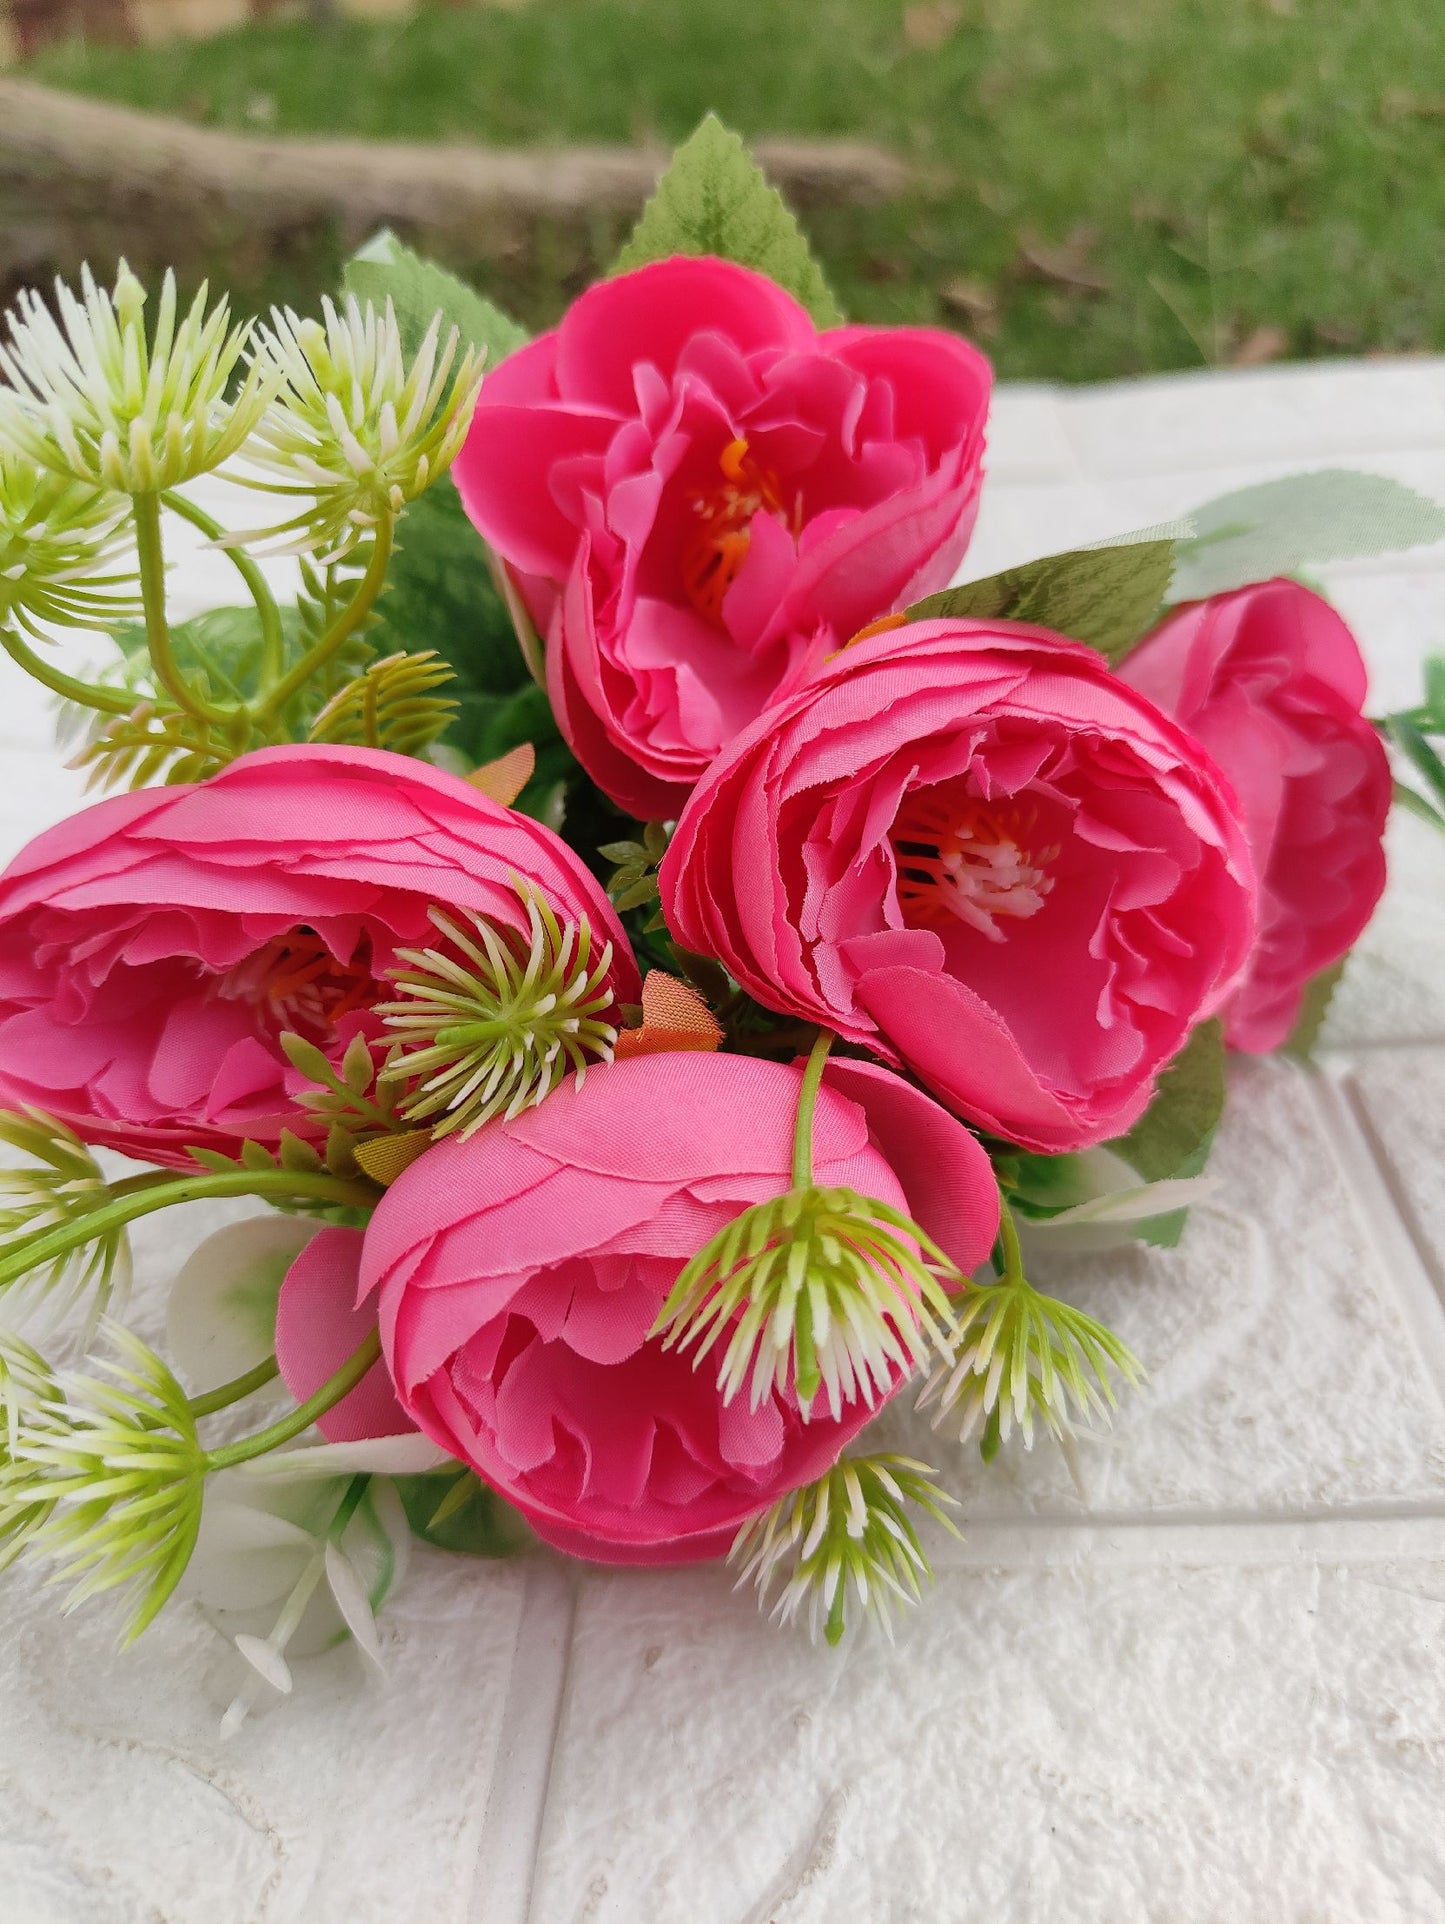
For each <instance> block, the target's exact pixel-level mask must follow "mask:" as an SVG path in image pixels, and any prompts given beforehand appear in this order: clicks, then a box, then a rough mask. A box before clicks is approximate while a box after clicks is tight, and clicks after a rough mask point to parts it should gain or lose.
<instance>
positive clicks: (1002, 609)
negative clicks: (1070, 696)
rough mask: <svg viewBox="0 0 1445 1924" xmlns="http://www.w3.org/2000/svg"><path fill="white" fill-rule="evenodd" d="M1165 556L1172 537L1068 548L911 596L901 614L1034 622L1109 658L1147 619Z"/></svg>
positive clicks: (1162, 579)
mask: <svg viewBox="0 0 1445 1924" xmlns="http://www.w3.org/2000/svg"><path fill="white" fill-rule="evenodd" d="M1173 563H1174V542H1173V541H1172V540H1164V541H1136V542H1128V543H1124V544H1122V545H1120V546H1117V547H1105V548H1074V549H1070V550H1068V551H1067V552H1065V553H1063V554H1056V555H1046V556H1044V557H1043V558H1042V559H1041V560H1039V561H1026V562H1024V563H1023V564H1022V565H1021V566H1020V567H1017V568H1005V569H1004V571H1003V572H1002V573H1001V574H996V575H989V576H988V577H986V578H985V579H984V580H982V581H968V582H965V583H964V584H963V586H962V587H959V588H945V589H943V591H942V592H941V593H940V594H936V595H929V596H928V597H927V598H926V599H925V600H923V601H918V602H915V603H914V604H913V606H912V607H911V608H910V609H909V610H908V617H909V619H910V620H911V621H928V620H932V619H933V618H934V617H936V616H948V617H950V618H953V619H969V620H981V621H992V620H998V619H1000V618H1002V619H1005V620H1008V621H1031V622H1036V623H1037V624H1038V625H1039V626H1040V627H1043V628H1052V629H1053V630H1054V631H1055V633H1057V634H1061V635H1069V636H1071V637H1072V639H1073V640H1075V641H1083V642H1087V643H1088V644H1089V646H1090V647H1092V648H1097V649H1098V650H1099V652H1100V654H1102V655H1103V656H1105V657H1106V659H1107V660H1109V661H1111V662H1116V661H1119V660H1120V659H1122V657H1123V656H1124V655H1125V654H1127V653H1128V651H1129V649H1130V648H1131V647H1132V646H1133V645H1134V643H1135V642H1136V641H1138V640H1139V639H1140V637H1141V636H1142V635H1143V634H1144V633H1145V632H1146V631H1147V630H1148V629H1149V628H1150V626H1151V625H1152V624H1153V621H1154V618H1155V616H1156V615H1157V614H1158V612H1159V606H1160V603H1161V602H1162V601H1163V599H1164V594H1165V591H1166V589H1167V588H1168V586H1169V576H1170V573H1171V570H1172V568H1173Z"/></svg>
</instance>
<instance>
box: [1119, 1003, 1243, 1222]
mask: <svg viewBox="0 0 1445 1924" xmlns="http://www.w3.org/2000/svg"><path fill="white" fill-rule="evenodd" d="M1223 1110H1224V1025H1223V1023H1221V1022H1220V1021H1219V1019H1218V1018H1217V1017H1216V1018H1215V1019H1214V1021H1212V1022H1204V1023H1201V1024H1200V1026H1199V1027H1198V1028H1197V1029H1196V1030H1195V1031H1194V1033H1193V1035H1191V1036H1190V1038H1189V1040H1188V1042H1187V1043H1186V1044H1185V1045H1184V1047H1183V1049H1181V1050H1180V1052H1179V1054H1178V1055H1177V1056H1176V1057H1175V1058H1174V1060H1173V1062H1171V1063H1170V1065H1169V1067H1168V1068H1167V1069H1166V1070H1165V1071H1164V1073H1163V1074H1162V1075H1161V1076H1160V1078H1159V1091H1158V1094H1157V1095H1156V1096H1155V1098H1154V1100H1153V1102H1151V1103H1150V1105H1149V1107H1148V1108H1147V1109H1146V1110H1145V1112H1144V1114H1143V1115H1142V1116H1141V1117H1140V1118H1139V1120H1138V1122H1136V1123H1135V1125H1134V1127H1133V1128H1132V1129H1131V1130H1130V1131H1129V1133H1128V1135H1127V1136H1123V1137H1121V1138H1120V1140H1119V1141H1118V1142H1111V1143H1109V1144H1108V1145H1107V1146H1108V1147H1109V1148H1110V1149H1113V1150H1115V1151H1116V1152H1117V1153H1118V1154H1119V1155H1121V1156H1122V1157H1123V1158H1124V1160H1125V1162H1127V1163H1128V1164H1129V1166H1130V1167H1131V1168H1133V1169H1137V1170H1138V1172H1139V1174H1140V1175H1141V1176H1142V1177H1143V1178H1144V1180H1145V1182H1164V1181H1166V1180H1167V1179H1169V1178H1171V1177H1183V1176H1197V1175H1199V1174H1201V1173H1202V1171H1203V1169H1204V1165H1205V1163H1206V1162H1208V1160H1209V1151H1210V1147H1211V1145H1212V1144H1213V1141H1214V1131H1215V1129H1216V1128H1217V1127H1218V1126H1219V1118H1220V1116H1221V1114H1222V1113H1223ZM1183 1233H1184V1211H1183V1210H1176V1211H1175V1212H1174V1213H1173V1214H1172V1215H1168V1216H1158V1217H1155V1218H1154V1219H1153V1220H1152V1221H1151V1222H1145V1223H1140V1224H1139V1226H1138V1229H1137V1231H1136V1234H1137V1235H1138V1236H1139V1237H1140V1239H1141V1240H1142V1241H1144V1242H1148V1243H1155V1244H1158V1245H1159V1246H1161V1247H1162V1248H1166V1249H1169V1248H1172V1247H1173V1246H1174V1244H1175V1243H1177V1242H1178V1241H1179V1238H1180V1236H1181V1235H1182V1234H1183Z"/></svg>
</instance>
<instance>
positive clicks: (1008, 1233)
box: [998, 1194, 1029, 1288]
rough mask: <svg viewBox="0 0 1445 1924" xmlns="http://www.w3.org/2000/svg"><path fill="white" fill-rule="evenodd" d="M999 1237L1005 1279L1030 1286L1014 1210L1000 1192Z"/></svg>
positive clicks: (1007, 1281) (1005, 1280)
mask: <svg viewBox="0 0 1445 1924" xmlns="http://www.w3.org/2000/svg"><path fill="white" fill-rule="evenodd" d="M998 1239H999V1241H1000V1243H1002V1245H1003V1280H1004V1282H1006V1283H1022V1284H1024V1286H1025V1288H1027V1287H1028V1286H1029V1283H1028V1278H1027V1277H1026V1276H1025V1275H1024V1255H1023V1250H1022V1249H1021V1248H1020V1247H1019V1232H1018V1229H1017V1227H1016V1226H1015V1223H1014V1219H1013V1211H1012V1210H1011V1209H1010V1208H1009V1206H1008V1204H1007V1203H1006V1202H1005V1201H1004V1199H1003V1196H1002V1195H1001V1194H1000V1196H999V1199H998Z"/></svg>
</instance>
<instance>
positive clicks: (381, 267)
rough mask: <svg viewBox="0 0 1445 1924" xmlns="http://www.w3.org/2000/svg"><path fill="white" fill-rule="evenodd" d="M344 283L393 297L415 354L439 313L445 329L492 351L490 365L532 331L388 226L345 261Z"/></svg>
mask: <svg viewBox="0 0 1445 1924" xmlns="http://www.w3.org/2000/svg"><path fill="white" fill-rule="evenodd" d="M342 284H343V286H344V287H345V289H346V291H347V293H348V294H354V295H355V296H356V298H357V300H359V301H368V300H369V301H370V302H371V303H372V304H373V305H374V306H375V307H378V308H379V307H381V306H383V305H384V304H385V302H386V300H387V298H388V297H390V300H391V304H392V307H393V308H394V309H395V310H396V321H397V326H398V327H399V328H400V330H401V342H402V346H403V347H404V348H405V349H406V351H407V353H408V354H415V353H416V351H417V349H418V348H419V347H420V346H421V343H422V337H423V336H424V335H425V333H426V331H427V329H428V328H429V327H430V326H431V324H432V321H433V319H434V317H435V316H436V315H437V314H440V315H441V317H442V334H443V336H444V337H445V334H446V332H447V329H448V328H450V327H455V328H456V329H457V330H458V331H459V333H460V334H461V337H462V342H463V344H464V345H465V346H469V347H484V348H485V349H486V350H487V366H488V367H495V366H496V365H497V363H498V361H504V360H505V359H506V358H507V356H508V355H509V354H511V353H512V352H514V350H515V349H517V348H519V347H521V346H522V345H523V343H524V342H525V341H526V339H527V331H526V329H525V328H523V327H519V326H518V325H517V323H516V322H515V321H514V320H512V319H510V318H509V316H507V315H506V314H504V313H503V312H502V310H501V308H499V307H494V306H493V305H492V303H491V302H490V301H489V300H487V299H486V297H485V296H484V295H481V294H478V293H477V292H476V291H475V289H473V288H470V287H468V286H467V284H466V282H465V281H461V280H458V279H457V277H456V275H455V274H450V273H448V272H447V270H446V268H444V267H438V266H437V264H436V262H435V261H429V260H425V259H424V258H423V257H422V256H421V255H420V254H417V253H414V252H413V251H412V249H411V248H409V247H406V246H404V245H403V244H402V242H401V241H399V240H398V239H397V237H396V235H395V234H393V233H392V231H391V229H390V228H389V227H383V228H382V229H381V231H380V232H379V233H377V234H373V235H372V237H371V239H370V240H369V241H368V242H367V243H366V245H365V246H364V247H363V248H361V249H360V251H359V252H357V253H355V254H353V255H352V257H351V259H350V260H349V261H348V262H347V263H346V267H345V271H344V272H343V275H342Z"/></svg>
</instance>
